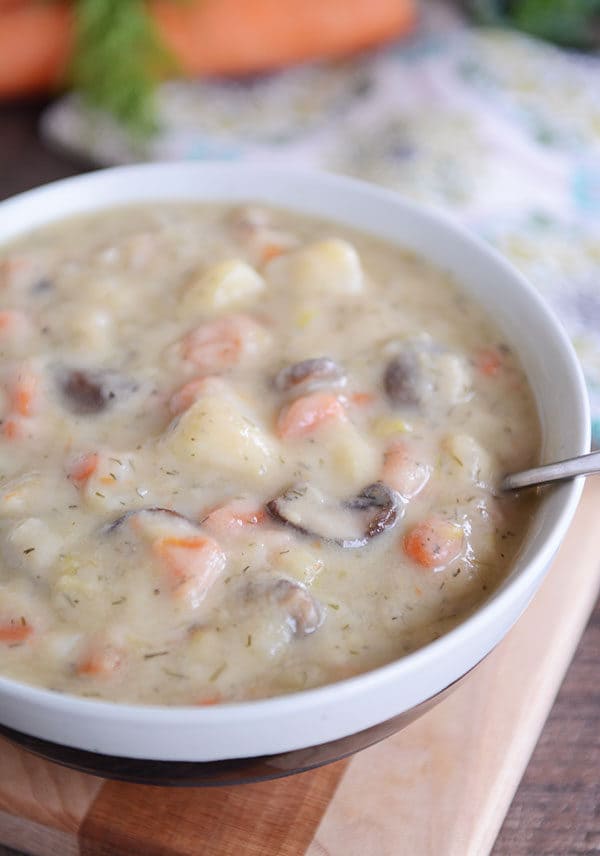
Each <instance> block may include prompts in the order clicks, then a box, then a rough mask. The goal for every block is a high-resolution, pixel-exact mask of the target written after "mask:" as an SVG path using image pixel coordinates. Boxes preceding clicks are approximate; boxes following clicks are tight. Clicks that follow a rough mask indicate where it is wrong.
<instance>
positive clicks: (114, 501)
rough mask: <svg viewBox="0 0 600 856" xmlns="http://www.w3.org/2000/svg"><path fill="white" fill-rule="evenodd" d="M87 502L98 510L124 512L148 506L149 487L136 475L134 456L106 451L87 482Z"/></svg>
mask: <svg viewBox="0 0 600 856" xmlns="http://www.w3.org/2000/svg"><path fill="white" fill-rule="evenodd" d="M81 491H82V496H83V497H84V499H85V503H86V505H88V506H90V507H91V508H94V509H96V510H98V511H122V510H123V509H129V508H132V507H134V508H136V507H142V506H144V505H148V490H147V489H146V488H144V485H143V481H141V480H140V478H139V477H138V476H137V474H136V469H135V462H134V460H133V456H132V455H131V454H128V453H122V452H120V453H114V454H113V453H111V452H102V453H101V454H99V455H98V457H97V466H96V468H95V469H94V471H93V472H92V473H91V474H90V475H89V476H87V478H86V481H85V482H84V483H83V485H82V488H81Z"/></svg>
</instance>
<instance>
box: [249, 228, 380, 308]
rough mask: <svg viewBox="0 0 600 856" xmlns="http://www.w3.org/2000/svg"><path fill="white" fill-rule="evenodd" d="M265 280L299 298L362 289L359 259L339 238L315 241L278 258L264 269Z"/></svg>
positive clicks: (348, 244)
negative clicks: (287, 289)
mask: <svg viewBox="0 0 600 856" xmlns="http://www.w3.org/2000/svg"><path fill="white" fill-rule="evenodd" d="M266 273H267V278H268V279H270V280H272V281H273V282H275V283H276V284H277V285H279V286H281V287H283V288H289V289H291V290H292V291H293V292H295V293H296V294H297V295H299V296H302V297H304V296H306V295H326V294H358V293H359V292H360V291H361V290H362V288H363V285H364V274H363V271H362V266H361V263H360V257H359V255H358V253H357V252H356V250H355V249H354V247H353V246H352V244H350V243H348V241H343V240H341V239H340V238H329V239H328V240H325V241H317V242H316V243H314V244H309V245H308V246H306V247H303V248H302V249H300V250H297V251H295V252H291V253H287V254H285V255H282V256H278V257H277V258H275V259H273V261H272V262H270V263H269V264H268V265H267V267H266Z"/></svg>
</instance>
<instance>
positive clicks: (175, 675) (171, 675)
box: [162, 666, 188, 680]
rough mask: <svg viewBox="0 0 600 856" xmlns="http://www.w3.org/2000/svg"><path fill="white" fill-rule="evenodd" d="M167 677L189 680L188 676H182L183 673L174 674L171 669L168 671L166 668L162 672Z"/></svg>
mask: <svg viewBox="0 0 600 856" xmlns="http://www.w3.org/2000/svg"><path fill="white" fill-rule="evenodd" d="M162 671H163V672H164V673H165V675H168V676H169V677H170V678H183V679H184V680H187V677H188V676H187V675H182V674H181V672H173V671H172V670H171V669H167V668H166V666H165V667H164V668H163V670H162Z"/></svg>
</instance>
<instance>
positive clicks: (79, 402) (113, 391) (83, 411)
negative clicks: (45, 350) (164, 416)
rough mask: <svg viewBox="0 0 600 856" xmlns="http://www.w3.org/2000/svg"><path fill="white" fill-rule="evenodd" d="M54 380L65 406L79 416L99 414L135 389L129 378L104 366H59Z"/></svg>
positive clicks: (136, 386)
mask: <svg viewBox="0 0 600 856" xmlns="http://www.w3.org/2000/svg"><path fill="white" fill-rule="evenodd" d="M57 382H58V386H59V389H60V392H61V396H62V400H63V403H64V405H65V407H67V409H68V410H70V411H71V412H72V413H76V414H78V415H82V416H83V415H86V416H87V415H91V414H94V413H100V412H101V411H103V410H105V409H106V408H107V407H109V406H111V405H112V404H114V403H115V402H117V401H118V400H120V399H123V398H126V397H128V396H129V395H131V394H132V393H134V392H135V391H136V390H137V388H138V385H137V383H136V382H135V381H134V380H132V379H131V378H127V377H124V376H123V375H122V374H120V373H119V372H116V371H110V370H107V369H98V370H90V369H67V368H60V369H58V371H57Z"/></svg>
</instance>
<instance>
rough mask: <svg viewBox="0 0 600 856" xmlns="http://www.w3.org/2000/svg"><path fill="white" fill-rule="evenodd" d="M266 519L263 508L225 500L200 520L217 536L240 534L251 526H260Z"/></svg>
mask: <svg viewBox="0 0 600 856" xmlns="http://www.w3.org/2000/svg"><path fill="white" fill-rule="evenodd" d="M266 520H267V512H266V511H265V509H264V508H261V507H258V508H257V507H255V506H252V505H250V504H248V506H247V507H244V504H243V503H236V502H235V501H234V502H226V503H225V504H224V505H220V506H218V507H217V508H214V509H213V510H212V511H211V512H210V513H209V514H208V516H207V517H206V518H204V520H203V521H202V523H203V525H205V526H207V527H208V528H209V529H210V531H211V532H214V533H215V534H216V535H219V536H227V535H236V534H241V533H243V532H244V531H248V529H249V528H250V527H252V526H261V525H262V524H264V523H265V522H266Z"/></svg>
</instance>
